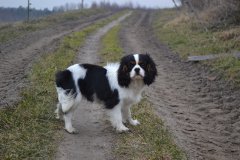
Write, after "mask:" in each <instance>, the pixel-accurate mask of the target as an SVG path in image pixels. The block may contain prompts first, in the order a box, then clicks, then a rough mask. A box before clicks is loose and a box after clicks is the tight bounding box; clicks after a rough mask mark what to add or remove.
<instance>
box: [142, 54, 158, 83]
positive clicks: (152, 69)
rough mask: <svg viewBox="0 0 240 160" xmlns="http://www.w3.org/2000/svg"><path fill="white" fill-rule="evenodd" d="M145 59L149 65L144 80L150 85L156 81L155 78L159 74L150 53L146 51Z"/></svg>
mask: <svg viewBox="0 0 240 160" xmlns="http://www.w3.org/2000/svg"><path fill="white" fill-rule="evenodd" d="M144 59H145V61H146V64H147V67H146V70H145V76H144V79H143V81H144V83H145V84H146V85H150V84H152V83H153V82H154V81H155V78H156V76H157V68H156V64H155V63H154V61H153V60H152V58H151V57H150V55H149V54H147V53H146V54H145V55H144Z"/></svg>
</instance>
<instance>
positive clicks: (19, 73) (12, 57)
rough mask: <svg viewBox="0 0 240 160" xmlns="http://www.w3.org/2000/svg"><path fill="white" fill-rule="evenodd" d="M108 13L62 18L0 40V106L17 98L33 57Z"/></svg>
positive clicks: (33, 59) (12, 104) (50, 48)
mask: <svg viewBox="0 0 240 160" xmlns="http://www.w3.org/2000/svg"><path fill="white" fill-rule="evenodd" d="M110 15H112V12H105V13H99V14H97V15H92V16H90V17H85V18H82V19H80V20H77V21H67V22H62V23H59V24H57V25H54V26H51V27H48V28H46V29H43V30H38V31H35V32H31V33H28V34H25V35H23V36H21V37H18V38H16V39H13V40H11V41H9V42H7V43H4V44H0V107H7V106H14V104H15V103H16V102H18V101H19V100H20V99H21V97H20V95H19V92H20V91H21V90H22V89H23V88H24V87H25V86H26V85H27V84H28V83H27V82H26V81H27V80H26V79H27V78H26V76H27V74H28V72H29V71H30V68H31V65H32V64H33V62H34V61H35V60H37V59H38V58H39V57H40V56H41V55H43V54H44V53H51V52H52V51H54V50H55V49H56V48H57V46H58V44H59V42H60V40H61V39H62V38H63V37H64V36H65V35H67V34H69V33H71V32H74V31H77V30H81V29H83V28H84V27H86V26H89V25H91V24H92V23H93V22H96V21H98V20H100V19H103V18H106V17H108V16H110Z"/></svg>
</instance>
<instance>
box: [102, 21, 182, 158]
mask: <svg viewBox="0 0 240 160" xmlns="http://www.w3.org/2000/svg"><path fill="white" fill-rule="evenodd" d="M120 28H121V26H120V25H118V26H116V27H114V28H112V29H111V30H110V31H109V32H108V33H107V34H106V35H105V36H104V37H103V38H102V49H101V52H100V53H101V56H102V58H103V60H104V62H105V63H106V62H111V61H119V59H120V58H121V57H122V56H123V49H122V48H121V47H120V43H119V36H118V34H119V30H120ZM132 111H133V116H134V117H135V118H137V119H138V120H139V121H140V122H141V125H138V126H135V127H133V126H129V128H130V129H131V131H132V132H131V133H127V134H119V135H117V138H116V139H117V143H116V144H115V145H116V146H115V147H114V148H115V149H114V153H115V154H116V157H118V158H117V159H134V160H140V159H141V160H145V159H146V160H147V159H149V160H150V159H151V160H154V159H156V160H184V159H186V157H185V154H184V153H183V152H182V151H181V150H180V149H179V148H178V147H177V146H176V144H175V143H174V141H173V139H172V136H171V135H170V133H169V132H168V131H167V129H166V128H165V127H164V124H163V122H162V121H161V119H160V118H159V117H158V116H156V115H155V113H154V110H153V106H152V104H151V103H150V102H149V101H148V100H147V99H146V98H144V99H143V100H142V101H141V102H140V103H139V104H138V105H135V106H134V107H133V109H132Z"/></svg>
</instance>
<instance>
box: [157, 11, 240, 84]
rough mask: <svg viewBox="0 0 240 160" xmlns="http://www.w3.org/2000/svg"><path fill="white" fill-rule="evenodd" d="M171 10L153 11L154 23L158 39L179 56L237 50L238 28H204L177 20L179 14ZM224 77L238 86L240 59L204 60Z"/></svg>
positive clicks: (239, 82) (238, 46)
mask: <svg viewBox="0 0 240 160" xmlns="http://www.w3.org/2000/svg"><path fill="white" fill-rule="evenodd" d="M176 13H177V12H176V11H174V10H162V11H159V12H158V13H156V14H155V21H154V24H153V27H154V30H155V32H156V34H157V35H158V37H159V39H160V40H161V41H162V42H164V43H166V44H168V45H169V47H170V48H171V49H172V50H174V51H176V52H177V53H179V54H180V55H181V57H182V58H187V56H189V55H208V54H222V53H231V52H233V51H240V27H234V28H233V27H227V28H224V29H223V28H222V29H218V30H209V31H207V32H206V31H204V30H202V29H201V27H199V26H196V25H197V23H193V22H191V21H176V19H178V18H177V17H178V14H176ZM204 63H205V64H207V65H209V66H210V67H212V68H213V69H216V71H217V72H220V73H222V75H223V77H225V79H226V80H229V81H231V82H235V83H236V84H237V85H240V77H239V73H240V62H239V60H238V59H235V58H224V59H220V60H215V61H206V62H204Z"/></svg>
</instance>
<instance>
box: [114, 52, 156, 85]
mask: <svg viewBox="0 0 240 160" xmlns="http://www.w3.org/2000/svg"><path fill="white" fill-rule="evenodd" d="M156 75H157V69H156V65H155V63H154V62H153V60H152V58H151V57H150V55H148V54H131V55H127V56H124V57H123V58H122V59H121V62H120V67H119V69H118V83H119V85H120V86H122V87H128V86H129V84H130V83H131V81H139V80H142V81H143V82H144V84H146V85H150V84H152V83H153V82H154V80H155V77H156Z"/></svg>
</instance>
